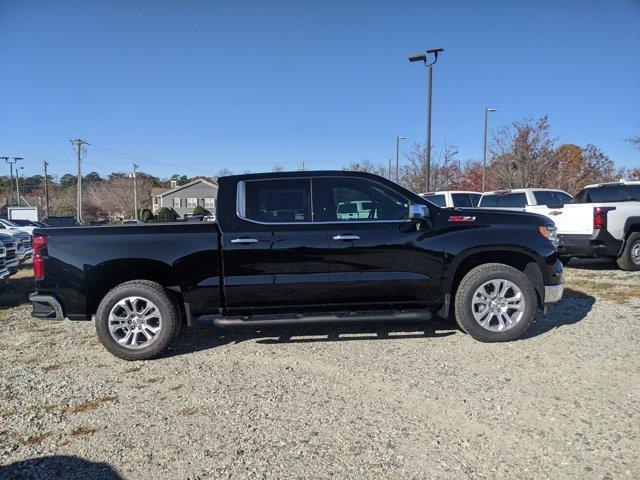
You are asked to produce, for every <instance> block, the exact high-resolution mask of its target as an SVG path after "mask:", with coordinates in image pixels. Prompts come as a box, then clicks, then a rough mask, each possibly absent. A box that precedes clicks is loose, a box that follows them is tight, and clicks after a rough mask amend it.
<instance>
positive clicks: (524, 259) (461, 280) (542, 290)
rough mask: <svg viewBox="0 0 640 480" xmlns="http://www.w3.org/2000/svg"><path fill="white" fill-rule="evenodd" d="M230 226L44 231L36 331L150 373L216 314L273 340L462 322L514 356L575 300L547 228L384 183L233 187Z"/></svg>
mask: <svg viewBox="0 0 640 480" xmlns="http://www.w3.org/2000/svg"><path fill="white" fill-rule="evenodd" d="M217 219H218V221H217V223H206V222H205V223H166V224H147V225H125V226H100V227H72V228H53V229H52V228H48V229H42V230H38V229H37V230H35V232H34V239H33V244H34V260H33V264H34V274H35V278H36V289H37V291H36V292H35V293H33V294H32V295H31V297H30V299H31V302H32V304H33V315H34V316H36V317H39V318H46V319H63V318H65V317H66V318H69V319H71V320H88V319H91V318H92V316H94V315H95V324H96V330H97V334H98V337H99V338H100V341H101V342H102V343H103V345H104V346H105V347H106V348H107V349H108V350H109V351H110V352H111V353H113V354H114V355H116V356H118V357H121V358H124V359H127V360H139V359H148V358H152V357H155V356H158V355H160V354H161V353H162V352H163V351H164V350H165V349H166V348H167V346H168V345H169V343H170V342H171V340H172V339H173V338H174V337H175V336H176V335H177V333H178V332H179V330H180V328H181V325H182V324H183V323H186V324H187V325H188V326H189V325H191V324H192V323H193V321H194V318H197V317H198V316H200V315H205V314H209V315H211V314H214V315H215V316H216V317H215V320H214V323H215V324H216V325H218V326H219V327H238V326H247V325H249V326H259V327H264V326H267V325H283V324H301V323H323V322H359V321H362V322H373V321H387V322H388V321H422V320H427V319H429V318H430V317H431V315H432V314H434V313H437V314H439V315H440V316H447V315H449V312H450V310H453V312H452V313H454V315H455V318H456V320H457V322H458V324H459V325H460V327H461V328H462V329H463V330H464V331H466V332H468V333H469V334H470V335H471V336H472V337H473V338H475V339H477V340H480V341H486V342H499V341H508V340H513V339H515V338H517V337H519V336H520V335H522V333H523V332H524V331H525V330H526V329H527V328H528V327H529V325H530V324H531V323H532V322H533V320H534V313H535V310H536V308H537V307H544V306H545V305H546V304H547V303H550V302H555V301H557V300H559V299H560V297H561V296H562V289H563V278H562V264H561V262H560V261H559V259H558V255H557V253H556V248H555V245H554V232H555V229H554V225H553V222H551V221H550V220H549V219H548V218H546V217H543V216H540V215H535V214H529V213H522V212H509V211H497V210H496V211H492V210H479V209H451V208H446V209H443V208H439V207H437V206H435V205H433V204H431V203H430V202H428V201H427V200H425V199H424V198H422V197H420V196H418V195H416V194H415V193H413V192H411V191H409V190H407V189H405V188H403V187H401V186H399V185H397V184H395V183H393V182H390V181H389V180H387V179H384V178H381V177H378V176H376V175H371V174H367V173H362V172H342V171H340V172H337V171H319V172H293V173H268V174H248V175H237V176H229V177H223V178H220V179H219V191H218V198H217Z"/></svg>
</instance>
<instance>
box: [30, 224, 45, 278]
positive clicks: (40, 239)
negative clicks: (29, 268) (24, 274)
mask: <svg viewBox="0 0 640 480" xmlns="http://www.w3.org/2000/svg"><path fill="white" fill-rule="evenodd" d="M48 241H49V239H48V238H47V237H45V236H44V235H36V236H35V237H33V240H31V244H32V246H33V276H34V277H35V279H36V280H42V279H43V278H44V260H43V258H42V255H41V252H42V250H43V249H45V248H47V242H48Z"/></svg>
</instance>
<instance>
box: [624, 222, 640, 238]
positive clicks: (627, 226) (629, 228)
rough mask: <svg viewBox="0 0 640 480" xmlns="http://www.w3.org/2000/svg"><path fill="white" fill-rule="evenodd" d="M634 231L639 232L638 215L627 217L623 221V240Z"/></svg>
mask: <svg viewBox="0 0 640 480" xmlns="http://www.w3.org/2000/svg"><path fill="white" fill-rule="evenodd" d="M634 232H640V217H638V216H635V217H629V218H627V220H626V221H625V222H624V238H625V240H626V239H627V238H628V237H629V235H631V234H632V233H634Z"/></svg>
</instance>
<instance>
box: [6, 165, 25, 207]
mask: <svg viewBox="0 0 640 480" xmlns="http://www.w3.org/2000/svg"><path fill="white" fill-rule="evenodd" d="M1 158H4V161H5V162H7V163H8V164H9V171H10V172H11V176H10V177H9V194H10V195H11V205H13V204H14V201H13V165H14V164H15V163H17V162H18V160H22V157H13V158H12V159H11V160H10V159H9V157H1Z"/></svg>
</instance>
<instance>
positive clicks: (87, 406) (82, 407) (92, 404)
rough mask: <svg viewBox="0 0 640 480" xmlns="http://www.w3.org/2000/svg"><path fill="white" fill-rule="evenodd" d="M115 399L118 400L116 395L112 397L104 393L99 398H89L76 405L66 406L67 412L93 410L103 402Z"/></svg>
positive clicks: (114, 400)
mask: <svg viewBox="0 0 640 480" xmlns="http://www.w3.org/2000/svg"><path fill="white" fill-rule="evenodd" d="M117 401H118V397H114V396H111V395H104V396H102V397H100V398H96V399H95V400H89V401H88V402H84V403H79V404H77V405H74V406H72V407H69V408H67V412H68V413H81V412H88V411H90V410H95V409H96V408H98V407H99V406H100V405H102V404H103V403H107V402H117Z"/></svg>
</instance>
